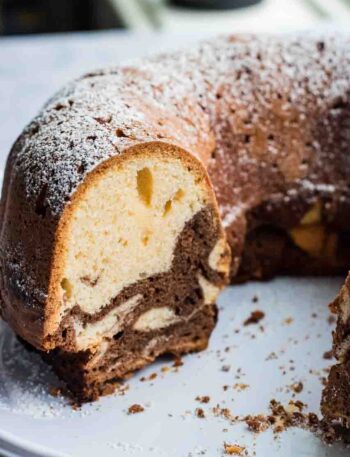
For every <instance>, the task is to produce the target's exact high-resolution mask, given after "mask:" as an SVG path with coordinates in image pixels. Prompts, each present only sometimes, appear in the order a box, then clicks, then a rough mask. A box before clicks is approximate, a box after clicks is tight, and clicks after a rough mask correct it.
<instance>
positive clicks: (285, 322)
mask: <svg viewBox="0 0 350 457" xmlns="http://www.w3.org/2000/svg"><path fill="white" fill-rule="evenodd" d="M293 322H294V319H293V318H292V317H286V319H284V321H283V323H284V324H285V325H290V324H292V323H293Z"/></svg>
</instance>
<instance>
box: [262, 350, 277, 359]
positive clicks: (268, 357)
mask: <svg viewBox="0 0 350 457" xmlns="http://www.w3.org/2000/svg"><path fill="white" fill-rule="evenodd" d="M276 359H278V357H277V354H276V352H271V353H270V354H269V355H268V356H267V357H266V359H265V360H276Z"/></svg>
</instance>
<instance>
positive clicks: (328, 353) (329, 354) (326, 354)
mask: <svg viewBox="0 0 350 457" xmlns="http://www.w3.org/2000/svg"><path fill="white" fill-rule="evenodd" d="M323 358H324V359H325V360H331V359H332V358H333V351H332V349H331V350H330V351H326V352H324V353H323Z"/></svg>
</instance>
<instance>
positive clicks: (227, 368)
mask: <svg viewBox="0 0 350 457" xmlns="http://www.w3.org/2000/svg"><path fill="white" fill-rule="evenodd" d="M230 370H231V365H223V366H222V367H221V371H225V372H228V371H230Z"/></svg>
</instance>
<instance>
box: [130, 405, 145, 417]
mask: <svg viewBox="0 0 350 457" xmlns="http://www.w3.org/2000/svg"><path fill="white" fill-rule="evenodd" d="M144 410H145V408H144V407H143V406H141V405H139V404H137V403H135V404H133V405H131V406H129V408H128V414H137V413H142V412H143V411H144Z"/></svg>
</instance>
